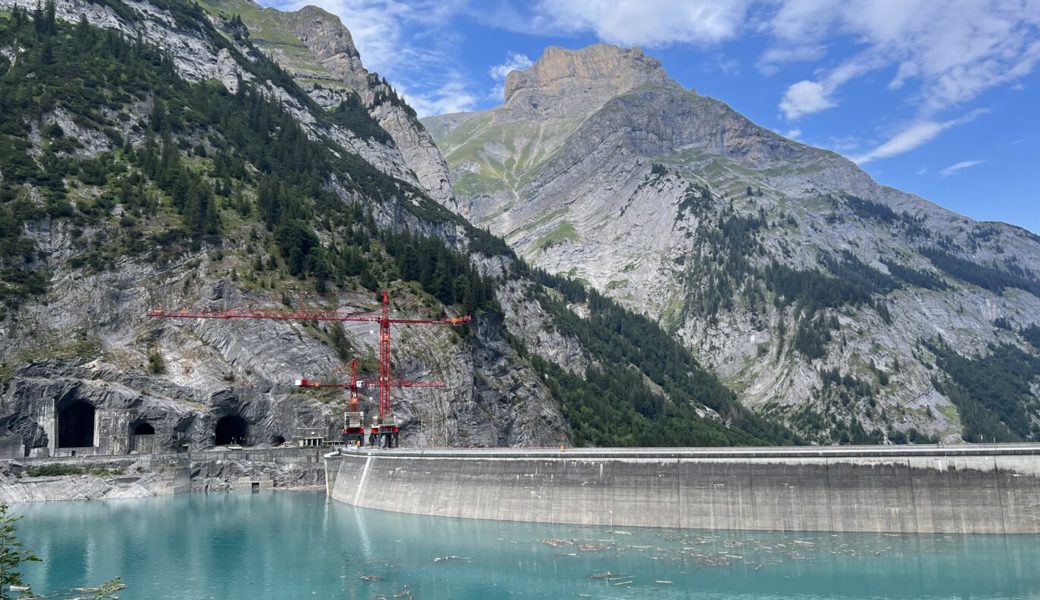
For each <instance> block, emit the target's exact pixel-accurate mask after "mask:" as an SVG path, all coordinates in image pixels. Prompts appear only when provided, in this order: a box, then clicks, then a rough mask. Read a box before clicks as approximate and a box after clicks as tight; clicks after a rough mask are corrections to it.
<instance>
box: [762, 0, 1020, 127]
mask: <svg viewBox="0 0 1040 600" xmlns="http://www.w3.org/2000/svg"><path fill="white" fill-rule="evenodd" d="M770 28H771V30H772V33H773V35H774V38H775V47H773V48H771V49H769V50H767V51H766V52H765V53H764V54H763V56H762V59H761V62H762V63H764V64H766V65H767V66H768V65H771V64H774V63H775V62H776V60H775V59H773V58H772V57H781V58H782V57H784V56H786V55H791V56H798V55H799V53H802V52H805V51H806V50H805V49H807V48H813V47H814V46H815V45H818V44H825V43H827V42H829V41H831V40H834V39H838V38H845V39H851V40H852V41H854V42H855V43H857V45H859V46H860V47H862V48H863V50H862V51H861V52H860V54H859V55H857V56H856V57H853V58H852V59H849V60H846V61H844V62H842V63H840V64H839V65H838V66H837V67H834V68H832V69H826V70H823V71H821V72H820V73H819V74H818V76H817V78H816V79H814V80H802V81H798V82H796V83H793V84H791V86H790V87H789V88H788V89H787V91H786V92H785V94H784V96H783V98H782V99H781V100H780V105H779V108H780V110H781V112H782V113H783V114H784V116H785V117H787V118H788V119H791V120H794V119H798V118H801V117H804V116H806V115H810V114H813V113H816V112H820V111H823V110H827V109H830V108H834V107H835V106H837V105H838V101H837V100H836V99H835V93H836V92H837V91H838V89H840V88H841V87H842V86H843V85H844V84H846V83H848V82H849V81H851V80H852V79H854V78H856V77H859V76H860V75H863V74H864V73H866V72H868V71H873V70H876V69H879V68H882V67H895V68H896V69H897V70H896V74H895V76H894V77H893V78H892V80H891V81H890V82H889V84H888V87H889V89H890V90H899V89H902V88H904V87H905V86H906V85H907V84H908V83H910V82H911V81H917V82H918V84H919V86H918V89H917V91H916V92H915V93H914V95H913V97H914V101H915V102H916V104H917V105H918V106H919V107H920V110H921V114H922V116H928V115H932V114H935V113H937V112H938V111H940V110H942V109H945V108H948V107H951V106H955V105H958V104H962V103H964V102H967V101H969V100H972V99H974V98H976V97H977V96H978V95H979V94H980V93H982V92H983V91H985V90H987V89H990V88H992V87H995V86H999V85H1003V84H1008V83H1014V82H1016V81H1017V80H1019V79H1021V78H1022V77H1024V76H1025V75H1028V74H1029V73H1030V72H1032V70H1033V68H1034V67H1035V66H1036V64H1037V63H1038V62H1040V3H1037V2H1002V1H1000V0H899V1H898V2H872V1H867V0H784V1H782V2H781V3H780V4H779V8H778V9H777V11H776V14H775V15H774V17H773V18H772V20H771V22H770Z"/></svg>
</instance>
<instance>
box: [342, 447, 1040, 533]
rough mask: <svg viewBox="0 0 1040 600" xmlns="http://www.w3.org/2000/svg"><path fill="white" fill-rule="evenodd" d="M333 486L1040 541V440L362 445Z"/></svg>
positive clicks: (732, 523) (572, 519) (498, 504)
mask: <svg viewBox="0 0 1040 600" xmlns="http://www.w3.org/2000/svg"><path fill="white" fill-rule="evenodd" d="M326 484H327V489H328V494H329V495H330V496H331V497H332V498H333V499H335V500H338V501H341V502H345V503H347V504H351V505H355V506H361V507H366V508H375V509H381V510H388V511H396V512H404V513H413V514H423V515H435V516H448V517H466V518H476V519H497V520H507V521H534V522H545V523H573V524H585V525H607V526H626V527H627V526H646V527H672V528H688V529H747V530H775V531H865V532H900V533H1034V534H1035V533H1040V444H1015V445H1010V444H998V445H985V446H954V447H936V446H887V447H837V448H744V449H740V448H728V449H726V448H723V449H595V450H565V451H557V450H519V449H502V450H498V449H496V450H426V451H419V450H394V451H365V450H360V451H344V452H342V453H341V454H333V455H328V456H327V457H326Z"/></svg>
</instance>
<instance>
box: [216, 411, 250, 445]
mask: <svg viewBox="0 0 1040 600" xmlns="http://www.w3.org/2000/svg"><path fill="white" fill-rule="evenodd" d="M216 437H217V439H216V445H217V446H227V445H228V444H241V445H245V444H246V442H248V441H249V424H248V423H246V420H245V419H243V418H242V417H239V416H237V415H228V416H226V417H221V418H220V420H219V421H217V428H216Z"/></svg>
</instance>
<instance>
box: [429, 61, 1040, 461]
mask: <svg viewBox="0 0 1040 600" xmlns="http://www.w3.org/2000/svg"><path fill="white" fill-rule="evenodd" d="M424 124H425V125H426V127H427V129H428V130H429V131H430V133H432V134H433V136H434V138H435V139H436V141H437V144H438V146H439V147H440V148H441V150H442V152H443V153H444V156H445V158H446V160H447V163H448V166H449V167H450V169H451V178H452V183H453V187H454V190H455V193H456V202H457V207H456V210H457V211H458V212H459V213H460V214H462V215H464V216H466V217H468V218H469V219H470V220H471V221H472V222H473V223H474V224H475V225H477V226H478V227H486V228H488V229H490V231H491V232H492V233H493V234H495V235H499V236H501V237H503V238H505V239H506V241H507V242H508V243H509V245H510V246H511V247H512V248H513V249H514V250H516V252H517V253H518V254H520V255H521V256H523V257H524V258H526V259H527V260H528V261H529V262H530V263H531V264H533V265H535V266H538V267H540V268H543V269H546V270H547V271H549V272H552V273H557V274H560V275H566V276H568V277H570V278H574V279H578V280H582V281H584V282H587V283H588V284H590V285H591V286H592V287H594V288H596V289H597V290H599V291H601V292H603V293H604V294H607V295H609V296H611V297H613V298H615V299H617V300H619V301H620V302H621V303H622V304H624V305H625V306H627V307H628V308H630V309H632V310H635V311H638V312H641V313H643V314H645V315H647V316H649V317H651V318H653V319H655V320H657V321H658V322H659V323H660V324H661V325H662V326H663V327H665V328H666V329H667V330H668V331H670V332H671V333H673V334H674V336H676V337H677V338H678V339H679V340H681V341H682V343H683V344H684V345H685V346H686V347H688V348H689V349H691V350H692V351H693V352H694V353H695V354H696V355H697V356H698V357H699V358H700V360H701V361H703V362H704V363H706V364H708V365H710V366H711V367H712V368H713V369H714V370H715V371H716V372H717V373H718V374H719V375H720V376H722V377H723V378H724V380H725V381H727V382H728V383H729V384H730V385H731V386H732V387H733V388H735V389H736V390H738V394H739V397H740V398H741V400H742V401H743V402H745V403H746V404H747V405H749V406H752V407H754V408H755V409H756V410H758V411H761V412H763V413H765V414H767V415H771V416H775V417H777V418H779V419H782V420H783V421H785V422H786V423H788V424H790V425H791V426H793V427H794V428H795V429H797V430H798V431H799V432H801V433H803V434H804V435H806V436H807V437H809V438H810V439H814V440H817V441H820V442H842V441H861V442H880V441H885V440H888V441H896V442H899V441H904V440H907V439H913V440H923V439H929V438H931V439H935V438H943V439H948V440H956V439H960V437H961V435H962V434H963V435H964V437H965V439H969V440H982V439H987V440H989V439H1038V437H1040V396H1038V390H1040V385H1038V379H1037V377H1038V376H1040V361H1038V359H1037V358H1036V356H1037V351H1038V349H1040V335H1038V334H1040V328H1037V326H1036V320H1037V315H1040V297H1038V296H1040V275H1038V274H1040V239H1038V238H1037V237H1036V236H1034V235H1032V234H1030V233H1028V232H1026V231H1024V230H1022V229H1019V228H1016V227H1013V226H1009V225H1005V224H1001V223H978V222H974V221H972V220H971V219H968V218H965V217H962V216H960V215H956V214H954V213H952V212H950V211H947V210H944V209H942V208H940V207H939V206H936V205H934V204H932V203H929V202H927V201H925V200H923V199H921V198H918V197H916V196H913V195H911V194H906V193H903V192H900V191H898V190H894V189H891V188H887V187H884V186H881V185H878V184H877V183H876V182H874V181H873V180H872V179H871V178H870V177H869V176H868V175H867V174H866V173H864V172H863V171H862V170H860V169H859V168H858V167H856V165H854V164H853V163H851V162H850V161H848V160H846V159H845V158H843V157H841V156H839V155H837V154H835V153H833V152H829V151H825V150H821V149H817V148H812V147H809V146H806V145H804V144H800V143H798V142H795V141H793V140H789V139H786V138H783V137H782V136H779V135H777V134H775V133H773V132H771V131H769V130H766V129H764V128H761V127H758V126H757V125H755V124H754V123H752V122H750V121H749V120H748V119H746V118H744V117H743V116H741V115H740V114H738V113H736V112H735V111H733V110H732V109H731V108H729V107H728V106H727V105H725V104H724V103H723V102H720V101H718V100H714V99H711V98H707V97H704V96H700V95H698V94H696V93H695V92H693V91H689V90H684V89H683V88H682V87H681V86H680V85H678V84H677V83H675V82H674V81H671V80H669V79H668V78H667V76H666V75H665V73H664V72H663V71H662V70H661V68H660V64H659V63H658V62H657V61H656V60H654V59H653V58H650V57H647V56H646V55H645V54H643V53H642V52H641V51H638V50H623V49H619V48H615V47H611V46H603V45H597V46H591V47H589V48H586V49H583V50H578V51H571V50H562V49H559V48H550V49H548V50H547V51H546V53H545V55H544V56H543V57H542V58H541V59H540V60H539V61H538V62H537V63H536V64H535V65H533V66H532V67H531V68H530V69H529V70H528V71H526V72H513V73H511V74H510V75H509V78H508V81H507V86H506V91H505V101H504V103H503V105H502V106H499V107H498V108H495V109H492V110H489V111H486V112H479V113H467V114H452V115H444V116H440V117H432V118H429V119H426V120H425V121H424ZM1009 365H1014V367H1011V366H1009Z"/></svg>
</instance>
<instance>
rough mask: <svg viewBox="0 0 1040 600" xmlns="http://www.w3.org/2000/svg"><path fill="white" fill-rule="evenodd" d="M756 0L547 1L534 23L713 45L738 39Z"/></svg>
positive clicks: (636, 40)
mask: <svg viewBox="0 0 1040 600" xmlns="http://www.w3.org/2000/svg"><path fill="white" fill-rule="evenodd" d="M749 5H750V0H729V1H727V2H715V1H713V0H684V1H683V2H675V1H674V0H541V1H540V2H539V3H538V4H537V5H536V7H535V16H534V19H533V25H534V26H535V28H537V29H540V30H541V31H550V32H565V33H579V32H591V33H594V34H595V35H596V36H597V37H598V38H599V39H601V40H603V41H605V42H610V43H614V44H621V45H623V46H645V47H660V46H667V45H670V44H677V43H686V44H698V45H708V44H715V43H718V42H722V41H725V40H729V39H732V38H734V37H735V36H736V35H737V34H738V33H739V32H740V30H741V27H742V26H743V25H744V22H745V18H746V16H747V10H748V6H749Z"/></svg>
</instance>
